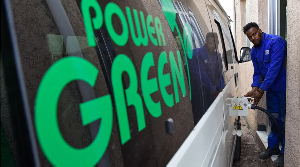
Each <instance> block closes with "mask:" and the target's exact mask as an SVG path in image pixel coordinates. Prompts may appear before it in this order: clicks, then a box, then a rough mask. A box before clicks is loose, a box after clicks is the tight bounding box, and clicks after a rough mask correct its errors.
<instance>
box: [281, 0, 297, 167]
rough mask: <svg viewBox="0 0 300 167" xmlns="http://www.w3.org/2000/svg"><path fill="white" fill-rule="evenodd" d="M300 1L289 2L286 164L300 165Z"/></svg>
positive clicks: (290, 0)
mask: <svg viewBox="0 0 300 167" xmlns="http://www.w3.org/2000/svg"><path fill="white" fill-rule="evenodd" d="M299 6H300V1H299V0H289V1H288V2H287V45H288V46H287V55H288V59H287V99H286V101H287V103H286V108H287V110H286V128H285V129H286V130H285V131H286V133H285V137H286V138H285V143H286V147H285V157H284V159H285V160H284V161H285V164H284V166H286V167H294V166H300V159H299V158H300V75H299V71H300V64H299V63H300V48H299V46H300V42H299V39H300V35H299V33H298V32H299V26H300V24H299V22H300V19H299V15H300V10H299Z"/></svg>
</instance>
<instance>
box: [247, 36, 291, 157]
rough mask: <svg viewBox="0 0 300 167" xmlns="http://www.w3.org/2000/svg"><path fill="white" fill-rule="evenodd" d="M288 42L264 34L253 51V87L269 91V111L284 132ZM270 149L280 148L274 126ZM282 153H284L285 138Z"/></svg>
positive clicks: (269, 138)
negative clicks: (259, 43)
mask: <svg viewBox="0 0 300 167" xmlns="http://www.w3.org/2000/svg"><path fill="white" fill-rule="evenodd" d="M286 48H287V47H286V41H285V40H284V39H283V38H282V37H280V36H276V35H270V34H266V33H263V39H262V42H261V45H260V46H259V47H253V48H252V50H251V59H252V62H253V66H254V74H253V83H252V87H259V88H260V89H262V90H264V91H267V97H266V98H267V110H268V111H269V112H271V113H272V114H273V115H274V116H275V117H277V121H278V124H279V126H280V128H281V130H282V131H283V132H284V122H285V113H286V58H287V50H286ZM268 147H270V148H279V139H278V133H277V132H276V129H275V127H274V126H272V129H271V133H270V135H269V136H268ZM281 153H284V138H283V143H282V149H281Z"/></svg>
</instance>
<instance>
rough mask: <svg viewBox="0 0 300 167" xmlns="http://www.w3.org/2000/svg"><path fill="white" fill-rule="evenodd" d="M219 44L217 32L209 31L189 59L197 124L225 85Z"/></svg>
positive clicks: (194, 113) (195, 121)
mask: <svg viewBox="0 0 300 167" xmlns="http://www.w3.org/2000/svg"><path fill="white" fill-rule="evenodd" d="M218 44H219V40H218V36H217V34H216V33H213V32H209V33H207V34H206V39H205V45H204V46H202V47H201V48H197V49H194V50H193V57H192V59H188V64H189V70H190V74H191V89H192V91H191V92H192V109H193V116H194V123H195V124H197V122H198V121H199V120H200V119H201V117H202V116H203V114H204V113H205V111H206V110H207V109H208V108H209V106H210V105H211V104H212V103H213V101H214V100H215V98H216V97H217V96H218V94H219V93H220V92H221V91H222V90H223V88H224V87H225V84H224V78H223V75H222V69H223V66H222V57H221V54H220V53H218V52H217V49H216V48H217V47H218Z"/></svg>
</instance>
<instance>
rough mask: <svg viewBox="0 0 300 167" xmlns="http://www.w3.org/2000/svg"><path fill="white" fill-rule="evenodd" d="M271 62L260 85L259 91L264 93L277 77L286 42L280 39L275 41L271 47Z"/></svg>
mask: <svg viewBox="0 0 300 167" xmlns="http://www.w3.org/2000/svg"><path fill="white" fill-rule="evenodd" d="M270 50H271V62H270V67H269V68H268V72H267V75H266V77H265V80H264V82H263V83H262V84H261V86H260V89H262V90H264V91H266V90H267V89H269V88H270V86H271V85H272V83H273V82H274V80H275V78H276V77H277V75H278V73H279V71H280V68H281V65H282V62H283V59H284V56H285V50H286V42H285V41H284V40H282V39H277V40H276V41H275V43H274V44H273V45H272V46H271V49H270Z"/></svg>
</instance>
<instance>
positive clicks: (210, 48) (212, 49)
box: [206, 37, 216, 54]
mask: <svg viewBox="0 0 300 167" xmlns="http://www.w3.org/2000/svg"><path fill="white" fill-rule="evenodd" d="M206 47H207V49H208V52H209V53H210V54H212V53H214V52H215V50H216V46H215V40H214V38H212V37H208V38H207V39H206Z"/></svg>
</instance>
